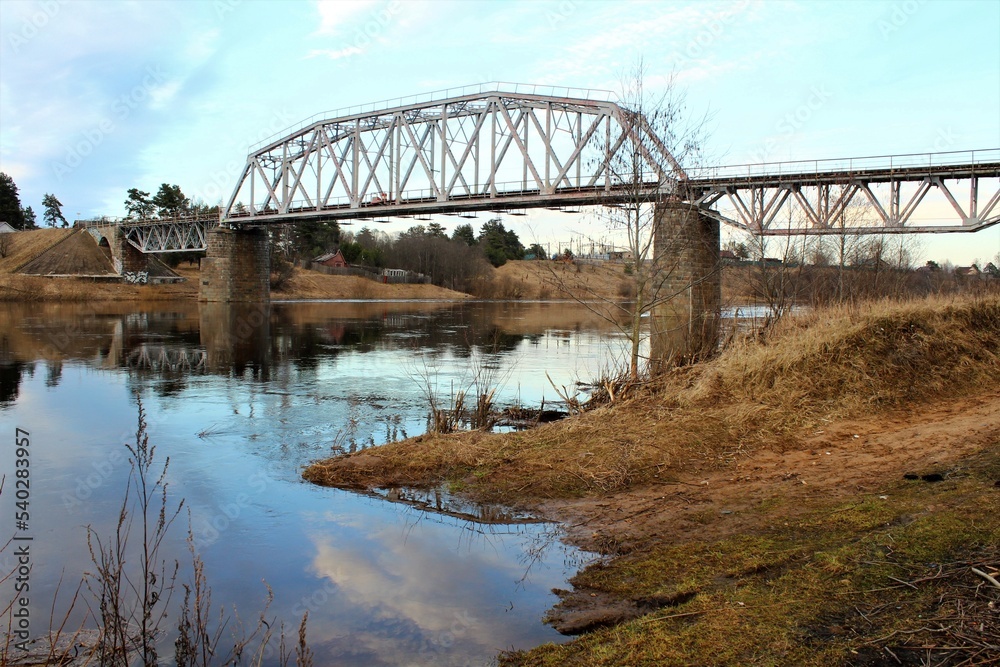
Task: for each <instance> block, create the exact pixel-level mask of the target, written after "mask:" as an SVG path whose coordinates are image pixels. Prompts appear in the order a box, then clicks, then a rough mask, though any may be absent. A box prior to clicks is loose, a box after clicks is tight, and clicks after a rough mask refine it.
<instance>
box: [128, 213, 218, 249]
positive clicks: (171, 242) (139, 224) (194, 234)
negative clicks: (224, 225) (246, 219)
mask: <svg viewBox="0 0 1000 667" xmlns="http://www.w3.org/2000/svg"><path fill="white" fill-rule="evenodd" d="M119 224H120V225H121V228H122V232H123V233H124V234H125V238H126V240H128V242H129V243H131V244H132V245H133V246H135V247H136V248H138V249H139V250H140V251H142V252H145V253H152V252H185V251H189V250H205V249H206V248H207V247H208V245H207V243H206V233H207V231H208V230H209V229H211V228H212V227H215V226H217V225H218V224H219V219H218V218H215V217H208V218H196V217H180V218H171V219H162V220H141V221H140V220H136V221H129V220H123V221H122V222H121V223H119Z"/></svg>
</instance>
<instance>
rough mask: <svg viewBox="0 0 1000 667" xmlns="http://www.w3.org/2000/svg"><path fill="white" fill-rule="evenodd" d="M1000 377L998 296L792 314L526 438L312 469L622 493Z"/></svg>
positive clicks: (465, 438) (325, 477) (500, 490)
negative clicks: (826, 424) (762, 332)
mask: <svg viewBox="0 0 1000 667" xmlns="http://www.w3.org/2000/svg"><path fill="white" fill-rule="evenodd" d="M998 380H1000V299H997V298H991V299H972V300H955V301H942V300H933V301H916V302H910V303H881V304H874V305H870V306H869V307H867V308H864V309H853V310H851V309H845V308H840V309H833V310H826V311H823V312H816V313H814V314H812V315H809V316H805V317H801V318H796V319H794V320H789V321H788V322H787V323H785V324H783V325H782V326H781V327H779V330H777V331H775V332H774V333H773V335H772V336H771V337H769V339H768V340H767V341H766V342H763V343H760V342H757V343H755V342H750V341H748V342H746V343H743V344H740V345H738V346H735V347H733V348H731V349H730V350H728V351H727V352H725V353H724V354H723V355H721V356H720V357H719V358H717V359H715V360H712V361H710V362H707V363H704V364H700V365H698V366H695V367H691V368H687V369H680V370H678V371H676V372H674V373H672V374H670V375H668V376H666V377H664V378H662V379H659V380H658V381H656V382H653V383H650V384H648V385H647V386H646V387H644V388H642V389H641V390H640V391H637V392H634V393H633V394H632V396H631V397H628V398H626V399H624V400H621V401H619V402H617V403H615V404H614V405H613V406H604V407H599V408H596V409H593V410H590V411H588V412H586V413H584V414H582V415H580V416H578V417H576V418H573V419H569V420H566V421H564V422H559V423H554V424H548V425H545V426H542V427H540V428H537V429H534V430H531V431H526V432H522V433H513V434H501V435H484V434H479V433H475V434H470V433H461V434H452V435H433V434H429V435H425V436H422V437H419V438H412V439H410V440H406V441H403V442H400V443H395V444H391V445H385V446H383V447H379V448H377V449H374V450H367V451H365V452H364V453H361V454H357V455H353V456H344V457H336V458H333V459H329V460H326V461H321V462H318V463H316V464H314V465H313V466H310V467H309V468H308V469H307V470H306V472H305V478H306V479H307V480H309V481H313V482H316V483H319V484H327V485H333V486H346V487H377V486H390V485H418V486H420V485H430V484H436V483H440V482H442V481H448V482H450V483H451V484H452V485H453V486H454V487H455V488H458V489H462V490H464V491H466V492H468V493H469V494H470V495H472V496H474V497H477V498H480V499H489V500H502V501H507V502H519V501H530V500H537V499H542V498H558V497H574V496H582V495H592V494H603V493H608V492H612V491H619V490H622V489H625V488H628V487H630V486H633V485H637V484H642V483H646V482H650V481H653V480H654V479H656V478H657V476H659V479H661V480H662V479H663V478H664V476H668V475H670V474H671V472H670V470H671V468H680V467H683V466H685V465H688V464H690V463H692V462H695V463H696V464H697V465H705V464H709V465H716V464H722V463H724V462H725V461H727V460H731V459H732V458H734V457H736V456H739V455H740V454H741V453H746V452H749V451H752V450H755V449H758V448H761V447H775V448H779V449H788V448H792V447H795V446H796V445H797V443H799V441H800V438H801V436H802V434H803V433H804V432H805V430H806V429H807V428H808V427H810V426H813V425H814V424H817V423H820V422H821V421H822V420H826V419H833V418H847V417H863V416H873V415H877V414H880V413H883V412H885V411H888V410H893V409H899V408H902V407H904V406H905V407H907V408H913V407H915V406H919V405H920V404H921V403H924V402H927V401H930V400H932V399H934V398H935V397H936V396H939V395H942V394H948V395H950V396H957V395H963V394H974V393H976V392H981V391H983V390H993V389H995V387H996V386H997V383H998Z"/></svg>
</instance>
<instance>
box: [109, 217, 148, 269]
mask: <svg viewBox="0 0 1000 667" xmlns="http://www.w3.org/2000/svg"><path fill="white" fill-rule="evenodd" d="M108 245H109V246H110V248H111V261H112V262H113V263H114V265H115V273H117V274H118V275H120V276H123V275H125V274H126V273H138V272H140V271H149V257H148V256H147V255H146V253H144V252H141V251H140V250H139V249H138V248H136V247H135V246H134V245H132V244H131V243H129V242H128V239H126V238H125V232H123V231H122V229H121V227H116V228H115V232H114V234H113V235H112V236H111V238H109V239H108Z"/></svg>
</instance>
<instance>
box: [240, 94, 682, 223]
mask: <svg viewBox="0 0 1000 667" xmlns="http://www.w3.org/2000/svg"><path fill="white" fill-rule="evenodd" d="M456 92H457V93H458V94H452V93H451V91H445V93H446V95H444V96H440V99H434V98H433V96H432V98H431V99H429V100H425V101H413V102H411V103H409V104H402V103H399V104H396V103H392V104H388V103H387V104H382V105H375V106H374V107H373V108H365V109H361V110H353V109H349V110H345V111H344V112H338V113H336V114H334V115H333V116H332V117H329V118H325V119H322V120H318V121H316V122H311V121H310V122H309V123H307V124H306V125H304V126H303V127H301V128H299V129H296V130H294V131H291V132H290V133H288V134H287V135H286V136H284V137H281V138H279V139H277V140H274V141H271V142H269V143H265V144H264V145H261V146H259V147H257V148H256V149H255V150H253V151H252V152H251V153H250V155H249V156H248V158H247V163H246V166H245V167H244V169H243V172H242V174H241V175H240V179H239V182H238V184H237V186H236V188H235V190H234V191H233V194H232V196H231V197H230V199H229V202H228V203H227V205H226V208H225V210H224V211H223V218H224V219H226V220H231V221H233V222H235V223H263V222H269V221H290V220H291V219H294V218H301V217H317V216H322V217H325V218H332V219H350V218H359V217H375V216H388V215H395V216H399V215H419V214H430V213H438V212H444V211H451V212H455V211H462V210H490V209H494V210H495V209H497V208H502V207H510V208H524V207H529V206H560V205H572V204H587V203H605V202H608V201H612V200H613V196H614V193H615V192H616V191H617V190H619V189H621V188H622V186H623V184H624V183H625V180H624V179H623V177H622V175H621V174H619V173H617V170H616V166H617V163H619V162H621V158H620V157H619V156H620V154H621V153H622V152H623V151H624V150H635V151H637V152H638V153H639V154H640V157H641V159H640V162H642V169H641V179H642V182H643V183H644V184H647V185H648V187H649V188H650V189H651V190H653V189H658V190H660V191H664V190H666V191H672V190H673V189H674V188H675V187H676V183H677V181H678V180H680V179H683V178H684V177H685V174H684V171H683V170H682V169H681V168H680V165H679V164H678V163H677V161H676V160H675V159H674V158H673V156H672V155H671V154H670V152H669V151H668V150H667V148H666V147H665V146H664V145H663V142H662V141H661V140H660V139H659V138H658V137H657V136H656V135H655V134H654V133H653V132H652V131H651V129H650V127H649V124H648V123H647V122H646V119H645V118H643V117H642V116H640V115H638V114H636V113H634V112H632V111H629V110H627V109H624V108H622V107H620V106H619V105H618V104H616V103H615V102H613V101H611V95H610V94H608V93H601V94H597V95H595V94H594V93H593V92H592V91H580V90H570V89H561V90H559V91H547V92H552V93H562V94H539V93H538V92H537V89H536V88H535V87H524V86H516V85H506V84H487V85H483V86H478V87H476V88H475V89H474V90H472V91H469V90H467V89H463V90H460V91H456ZM623 146H624V147H625V148H624V149H623ZM629 176H631V173H630V174H629Z"/></svg>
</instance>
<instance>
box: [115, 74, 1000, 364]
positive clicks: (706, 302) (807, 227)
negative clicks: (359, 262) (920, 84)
mask: <svg viewBox="0 0 1000 667" xmlns="http://www.w3.org/2000/svg"><path fill="white" fill-rule="evenodd" d="M654 125H656V123H655V122H651V121H650V119H649V118H647V117H646V116H645V115H643V113H642V112H641V110H636V109H632V108H629V106H628V105H626V104H623V103H620V102H619V101H617V99H616V97H615V95H614V94H613V93H610V92H608V91H593V90H582V89H572V88H555V87H541V86H532V85H523V84H503V83H492V84H481V85H476V86H470V87H465V88H459V89H450V90H445V91H438V92H435V93H429V94H426V95H419V96H415V97H411V98H405V99H395V100H387V101H384V102H378V103H373V104H367V105H362V106H358V107H351V108H346V109H340V110H337V111H333V112H329V113H324V114H317V115H316V116H314V117H312V118H309V119H306V120H305V121H303V122H302V123H300V124H298V125H297V126H294V127H292V128H289V129H288V130H286V131H284V132H282V133H280V134H279V135H276V136H275V137H272V138H269V139H267V140H265V141H263V142H260V143H259V144H257V145H255V146H253V147H251V149H250V153H249V155H248V156H247V160H246V164H245V166H244V168H243V170H242V172H241V173H240V174H239V177H238V180H237V183H236V186H235V188H234V189H233V192H232V195H231V196H230V197H229V199H228V200H227V201H226V202H225V205H224V207H223V210H222V213H221V216H220V218H219V219H218V220H215V219H213V220H203V219H196V218H187V219H184V218H182V219H175V220H153V221H134V220H133V221H127V220H126V221H120V222H119V223H117V224H116V226H115V228H114V230H113V235H114V236H115V238H117V239H119V241H118V247H119V248H120V252H121V253H122V254H123V255H128V256H130V257H133V259H134V258H135V255H136V251H138V252H139V253H150V252H170V251H184V250H194V249H205V250H207V256H206V258H205V259H204V260H203V264H202V272H201V275H202V277H201V281H202V282H201V285H200V298H201V300H203V301H212V302H260V301H266V300H267V299H268V298H269V288H268V277H269V274H268V266H269V258H268V244H267V235H266V229H267V227H268V226H269V225H274V224H284V223H294V222H296V221H299V220H307V219H314V220H315V219H322V220H337V221H351V220H371V221H375V222H379V221H388V219H389V218H414V219H417V220H427V219H430V216H431V215H435V214H452V215H459V216H466V217H472V216H474V215H475V213H476V212H478V211H494V212H508V213H519V212H523V211H524V210H525V209H528V208H549V209H556V210H560V209H563V210H564V209H566V208H567V207H573V208H574V210H575V208H576V207H580V206H604V207H609V208H610V209H611V212H612V213H613V214H615V213H618V214H620V215H621V216H622V220H625V221H628V222H629V223H630V224H634V225H635V226H636V227H645V229H646V230H647V231H648V233H649V234H650V235H651V237H650V238H653V239H654V243H653V253H652V255H651V258H653V259H655V258H658V257H667V256H669V257H670V262H669V267H670V268H669V270H665V271H664V275H663V276H662V280H661V282H662V289H664V290H665V291H666V293H667V294H668V295H669V296H670V298H668V299H667V300H666V301H665V303H664V305H663V306H662V307H660V308H659V309H658V311H657V312H658V313H659V319H663V320H666V319H669V320H670V321H672V322H679V324H676V325H675V326H672V328H673V329H674V330H676V331H681V332H684V337H685V342H683V343H680V344H678V345H679V346H680V348H682V349H683V350H686V351H688V352H695V353H696V352H697V351H698V350H699V349H701V348H702V347H703V346H704V345H705V344H708V342H709V341H714V336H715V329H716V326H717V317H718V311H719V305H720V301H721V296H720V283H719V272H718V257H719V245H720V231H719V230H720V224H729V225H733V226H736V227H739V228H742V229H744V230H746V231H748V232H751V233H753V234H758V235H787V234H847V233H850V234H889V233H916V232H975V231H977V230H980V229H984V228H986V227H989V226H991V225H994V224H997V222H1000V148H993V149H985V150H975V151H955V152H947V153H931V154H920V155H902V156H876V157H865V158H850V159H843V160H811V161H798V162H781V163H765V164H753V165H737V166H722V167H711V168H691V167H689V168H685V166H684V165H682V164H681V162H680V160H678V159H677V158H676V157H675V155H674V152H675V151H674V150H673V147H672V146H671V145H670V142H671V140H672V138H671V137H669V136H661V135H660V133H659V132H658V131H662V128H659V127H654ZM106 233H109V232H106ZM109 235H112V234H110V233H109ZM113 247H115V246H114V245H113ZM121 263H122V264H123V265H124V264H126V263H128V262H121ZM655 319H657V318H654V320H655ZM675 347H676V346H675Z"/></svg>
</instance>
